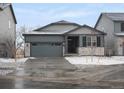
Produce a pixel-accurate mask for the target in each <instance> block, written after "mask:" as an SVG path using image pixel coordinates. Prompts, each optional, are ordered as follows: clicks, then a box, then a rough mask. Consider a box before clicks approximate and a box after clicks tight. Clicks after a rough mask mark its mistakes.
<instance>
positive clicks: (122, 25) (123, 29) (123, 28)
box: [121, 23, 124, 32]
mask: <svg viewBox="0 0 124 93" xmlns="http://www.w3.org/2000/svg"><path fill="white" fill-rule="evenodd" d="M121 31H122V32H124V23H121Z"/></svg>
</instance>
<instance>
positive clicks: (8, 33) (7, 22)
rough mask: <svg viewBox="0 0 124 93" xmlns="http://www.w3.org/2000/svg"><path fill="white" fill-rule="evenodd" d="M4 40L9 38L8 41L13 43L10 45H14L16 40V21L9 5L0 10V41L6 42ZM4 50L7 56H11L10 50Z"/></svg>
mask: <svg viewBox="0 0 124 93" xmlns="http://www.w3.org/2000/svg"><path fill="white" fill-rule="evenodd" d="M6 40H10V42H11V43H13V44H12V45H14V42H15V40H16V23H15V21H14V18H13V15H12V11H11V8H10V6H8V7H6V8H4V10H2V11H0V43H6ZM4 48H5V47H4ZM6 51H7V55H8V57H11V56H12V52H11V51H10V50H7V49H6Z"/></svg>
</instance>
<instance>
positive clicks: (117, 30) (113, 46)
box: [95, 13, 124, 55]
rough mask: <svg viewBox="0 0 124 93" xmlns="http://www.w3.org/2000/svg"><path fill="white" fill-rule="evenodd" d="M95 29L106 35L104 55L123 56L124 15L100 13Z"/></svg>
mask: <svg viewBox="0 0 124 93" xmlns="http://www.w3.org/2000/svg"><path fill="white" fill-rule="evenodd" d="M95 28H96V29H98V30H101V31H103V32H105V33H107V36H106V38H105V54H106V55H109V53H111V54H112V55H124V13H101V15H100V17H99V19H98V21H97V23H96V25H95Z"/></svg>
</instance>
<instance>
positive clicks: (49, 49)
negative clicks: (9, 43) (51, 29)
mask: <svg viewBox="0 0 124 93" xmlns="http://www.w3.org/2000/svg"><path fill="white" fill-rule="evenodd" d="M30 49H31V50H30V51H31V54H30V55H31V56H32V57H61V56H63V51H62V50H63V48H62V43H61V42H35V43H31V46H30Z"/></svg>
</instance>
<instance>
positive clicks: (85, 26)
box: [65, 25, 106, 35]
mask: <svg viewBox="0 0 124 93" xmlns="http://www.w3.org/2000/svg"><path fill="white" fill-rule="evenodd" d="M81 28H88V29H91V30H92V31H95V32H99V33H101V34H103V35H106V33H105V32H103V31H100V30H97V29H95V28H93V27H90V26H88V25H83V26H80V27H77V28H75V29H73V30H71V31H69V32H67V33H70V32H73V31H75V30H78V29H81ZM67 33H65V34H67Z"/></svg>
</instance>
